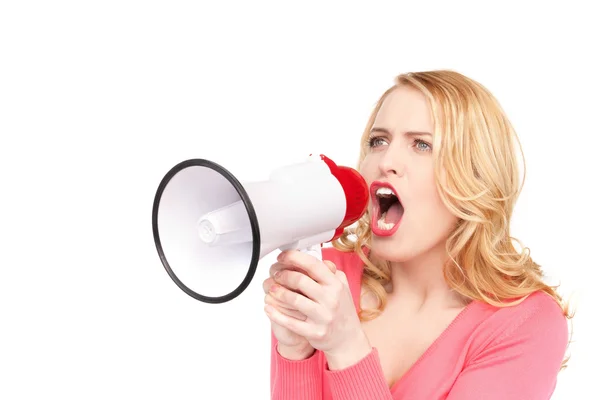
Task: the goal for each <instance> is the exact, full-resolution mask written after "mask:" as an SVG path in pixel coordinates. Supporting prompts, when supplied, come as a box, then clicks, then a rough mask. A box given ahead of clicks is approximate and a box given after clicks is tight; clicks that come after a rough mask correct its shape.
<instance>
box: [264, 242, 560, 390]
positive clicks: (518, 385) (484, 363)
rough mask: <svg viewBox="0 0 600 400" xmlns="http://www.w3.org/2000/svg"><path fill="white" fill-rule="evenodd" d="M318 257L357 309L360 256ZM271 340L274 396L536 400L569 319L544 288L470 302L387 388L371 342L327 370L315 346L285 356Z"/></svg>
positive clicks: (546, 385) (552, 370) (556, 362)
mask: <svg viewBox="0 0 600 400" xmlns="http://www.w3.org/2000/svg"><path fill="white" fill-rule="evenodd" d="M323 259H326V260H331V261H333V262H334V263H335V264H336V266H337V268H338V269H340V270H342V271H343V272H344V273H345V274H346V276H347V277H348V282H349V283H350V290H351V292H352V295H353V298H354V303H355V305H356V309H357V310H358V300H359V294H360V279H361V275H362V271H363V270H362V262H361V260H360V258H359V257H358V256H357V255H356V254H354V253H343V252H340V251H338V250H336V249H333V248H324V249H323ZM271 340H272V347H271V398H272V399H273V400H394V399H410V400H438V399H447V400H475V399H477V400H520V399H523V400H525V399H526V400H537V399H549V398H550V397H551V395H552V392H553V391H554V389H555V385H556V379H557V374H558V371H559V369H560V365H561V362H562V360H563V357H564V355H565V351H566V346H567V342H568V325H567V321H566V318H565V317H564V316H563V315H562V312H561V310H560V308H559V307H558V305H557V304H556V303H555V302H554V300H553V299H552V298H551V297H550V296H548V295H546V294H545V293H541V292H540V293H535V294H533V295H531V296H529V297H528V298H527V299H526V300H525V301H524V302H522V303H521V304H520V305H518V306H515V307H509V308H496V307H493V306H490V305H487V304H485V303H483V302H479V301H473V302H471V303H470V304H469V305H468V306H467V307H466V308H465V309H464V310H463V311H462V312H461V313H460V314H459V315H458V317H457V318H456V319H455V320H454V321H453V322H452V323H451V324H450V326H449V327H448V328H447V329H446V330H445V331H444V332H443V333H442V334H441V335H440V337H438V339H437V340H436V341H435V342H434V343H433V344H432V345H431V346H430V347H429V348H428V349H427V351H426V352H425V354H423V356H422V357H421V358H420V359H419V360H418V361H417V362H416V363H415V364H414V365H413V366H412V367H411V368H410V369H409V370H408V372H407V373H406V374H404V376H403V377H402V378H401V379H400V380H399V381H397V382H396V383H395V384H394V385H393V386H392V388H389V387H388V385H387V383H386V381H385V378H384V375H383V372H382V369H381V365H380V363H379V355H378V352H377V349H376V348H373V349H372V351H371V353H370V354H369V355H368V356H366V357H365V358H364V359H362V360H361V361H359V362H358V363H357V364H355V365H353V366H351V367H348V368H346V369H343V370H338V371H331V370H329V369H328V367H327V362H326V359H325V357H324V355H323V353H322V352H320V351H316V352H315V353H314V354H313V355H312V356H311V357H310V358H308V359H306V360H302V361H291V360H287V359H285V358H283V357H281V355H280V354H279V353H278V352H277V349H276V347H275V346H276V344H277V340H276V339H275V337H274V336H273V334H271Z"/></svg>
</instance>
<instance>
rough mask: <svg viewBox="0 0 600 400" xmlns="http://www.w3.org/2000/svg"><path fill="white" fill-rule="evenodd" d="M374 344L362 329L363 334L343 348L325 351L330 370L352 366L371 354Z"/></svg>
mask: <svg viewBox="0 0 600 400" xmlns="http://www.w3.org/2000/svg"><path fill="white" fill-rule="evenodd" d="M372 350H373V346H371V343H370V342H369V339H368V338H367V336H366V335H365V334H364V332H362V331H361V334H360V335H358V337H357V338H356V339H354V340H352V341H349V342H348V343H347V344H346V345H344V347H343V348H340V349H338V350H335V351H330V352H324V353H325V358H326V359H327V365H328V369H329V370H332V371H333V370H341V369H345V368H348V367H351V366H353V365H355V364H357V363H358V362H359V361H361V360H362V359H363V358H365V357H366V356H368V355H369V353H371V351H372Z"/></svg>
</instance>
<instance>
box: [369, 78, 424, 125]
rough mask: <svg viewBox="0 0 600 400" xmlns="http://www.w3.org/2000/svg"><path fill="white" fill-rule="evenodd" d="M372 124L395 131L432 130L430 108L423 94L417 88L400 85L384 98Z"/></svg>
mask: <svg viewBox="0 0 600 400" xmlns="http://www.w3.org/2000/svg"><path fill="white" fill-rule="evenodd" d="M373 125H374V126H376V127H381V128H386V129H388V130H391V131H393V132H396V133H401V132H405V131H425V132H432V131H433V120H432V118H431V108H430V107H429V103H428V102H427V99H426V98H425V96H424V95H423V94H422V93H421V92H419V91H418V90H417V89H414V88H411V87H408V86H400V87H398V88H396V89H394V90H393V91H392V92H390V93H389V94H388V96H387V97H386V98H385V99H384V101H383V103H382V105H381V108H380V109H379V112H378V113H377V116H376V117H375V122H374V124H373Z"/></svg>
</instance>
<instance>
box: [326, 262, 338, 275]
mask: <svg viewBox="0 0 600 400" xmlns="http://www.w3.org/2000/svg"><path fill="white" fill-rule="evenodd" d="M323 262H324V263H325V265H327V266H328V267H329V270H330V271H331V272H333V273H334V274H335V272H336V271H337V267H336V266H335V264H334V263H333V262H331V261H329V260H324V261H323Z"/></svg>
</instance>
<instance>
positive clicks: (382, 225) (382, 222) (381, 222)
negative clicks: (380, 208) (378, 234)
mask: <svg viewBox="0 0 600 400" xmlns="http://www.w3.org/2000/svg"><path fill="white" fill-rule="evenodd" d="M386 214H387V212H384V213H383V214H381V218H379V220H378V221H377V227H378V228H379V229H385V230H390V229H392V228H393V227H394V224H391V223H390V224H388V223H386V222H385V215H386Z"/></svg>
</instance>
